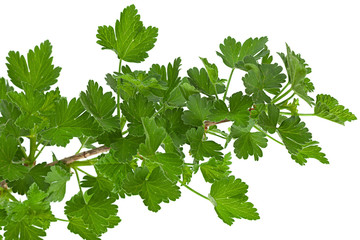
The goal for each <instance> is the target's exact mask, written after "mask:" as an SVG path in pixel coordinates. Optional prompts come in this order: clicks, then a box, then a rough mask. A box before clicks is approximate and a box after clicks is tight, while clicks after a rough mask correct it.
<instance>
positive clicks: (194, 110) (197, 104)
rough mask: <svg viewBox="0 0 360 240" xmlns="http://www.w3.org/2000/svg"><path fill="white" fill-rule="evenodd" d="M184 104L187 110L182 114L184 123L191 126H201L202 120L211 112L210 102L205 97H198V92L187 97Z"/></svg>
mask: <svg viewBox="0 0 360 240" xmlns="http://www.w3.org/2000/svg"><path fill="white" fill-rule="evenodd" d="M186 105H187V108H188V109H189V110H187V111H184V114H183V115H182V120H183V121H184V123H185V124H188V125H192V126H202V125H203V122H204V120H206V119H207V117H208V116H209V115H210V113H211V112H210V109H211V107H212V106H211V105H212V102H211V101H210V100H209V99H207V98H202V97H200V94H194V95H192V96H190V97H189V100H188V101H187V104H186Z"/></svg>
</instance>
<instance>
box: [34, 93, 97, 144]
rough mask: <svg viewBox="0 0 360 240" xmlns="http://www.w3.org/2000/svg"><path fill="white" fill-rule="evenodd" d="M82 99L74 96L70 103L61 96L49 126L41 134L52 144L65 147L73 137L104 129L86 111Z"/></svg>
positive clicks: (95, 133)
mask: <svg viewBox="0 0 360 240" xmlns="http://www.w3.org/2000/svg"><path fill="white" fill-rule="evenodd" d="M84 111H85V109H84V107H83V106H82V104H81V102H80V100H76V99H75V98H73V99H72V100H71V101H70V102H69V103H67V100H66V99H65V98H61V99H60V100H59V102H58V103H57V104H56V106H55V114H53V115H51V116H50V124H49V127H47V128H46V129H44V130H43V131H41V132H40V133H39V134H40V136H42V138H43V139H44V140H46V141H47V142H49V143H50V144H51V145H57V146H62V147H65V146H66V145H67V144H68V143H69V142H70V140H71V139H72V138H73V137H81V136H82V135H85V136H97V135H99V134H100V133H101V132H102V130H101V129H100V127H99V125H98V124H97V123H96V122H95V120H94V119H93V118H92V117H91V116H90V114H89V113H87V112H84Z"/></svg>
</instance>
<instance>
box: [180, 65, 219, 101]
mask: <svg viewBox="0 0 360 240" xmlns="http://www.w3.org/2000/svg"><path fill="white" fill-rule="evenodd" d="M187 74H188V76H189V77H188V78H187V80H188V81H189V83H190V84H191V85H192V86H194V87H195V88H196V89H197V90H199V91H200V92H202V93H203V94H205V95H207V96H212V95H216V93H221V92H223V90H225V86H224V84H223V83H222V82H220V81H217V82H212V81H211V80H210V77H209V75H208V73H207V71H206V70H205V69H204V68H201V69H200V71H199V69H198V68H196V67H194V68H191V69H189V70H188V71H187ZM213 77H214V76H213Z"/></svg>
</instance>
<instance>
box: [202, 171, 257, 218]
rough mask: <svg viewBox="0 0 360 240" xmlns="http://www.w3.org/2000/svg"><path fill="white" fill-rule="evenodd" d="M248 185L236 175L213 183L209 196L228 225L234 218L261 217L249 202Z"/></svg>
mask: <svg viewBox="0 0 360 240" xmlns="http://www.w3.org/2000/svg"><path fill="white" fill-rule="evenodd" d="M247 189H248V186H247V185H246V183H244V182H242V181H241V180H240V179H235V177H234V176H230V177H227V178H223V179H221V180H217V181H215V182H214V183H213V184H212V185H211V190H210V194H209V197H210V199H211V200H212V202H213V204H214V207H215V211H216V213H217V215H218V216H219V218H221V220H223V221H224V223H226V224H228V225H232V224H233V222H234V218H239V219H241V218H244V219H248V220H256V219H259V218H260V217H259V214H258V213H257V210H256V208H254V205H253V204H252V203H250V202H247V200H248V197H247V196H246V195H245V194H246V193H247Z"/></svg>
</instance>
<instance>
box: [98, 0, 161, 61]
mask: <svg viewBox="0 0 360 240" xmlns="http://www.w3.org/2000/svg"><path fill="white" fill-rule="evenodd" d="M137 12H138V11H137V9H136V8H135V6H134V5H130V6H128V7H126V8H125V9H124V10H123V12H122V13H121V14H120V20H116V24H115V30H114V28H113V27H111V26H102V27H99V28H98V34H97V35H96V37H97V38H98V39H99V40H98V41H97V43H98V44H100V45H101V46H102V49H110V50H112V51H114V52H115V53H116V55H117V56H118V58H119V59H122V60H124V61H127V62H136V63H139V62H142V61H144V60H145V58H147V57H148V56H149V55H148V54H147V52H148V51H150V50H151V49H152V48H153V47H154V44H155V42H156V37H157V36H158V29H157V28H155V27H147V28H145V27H144V25H143V23H142V22H141V21H140V15H139V14H137Z"/></svg>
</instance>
